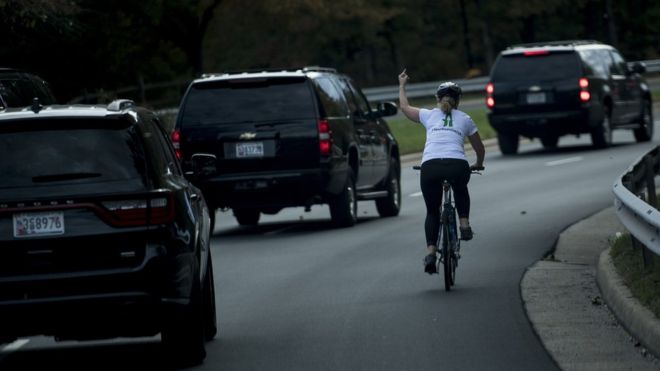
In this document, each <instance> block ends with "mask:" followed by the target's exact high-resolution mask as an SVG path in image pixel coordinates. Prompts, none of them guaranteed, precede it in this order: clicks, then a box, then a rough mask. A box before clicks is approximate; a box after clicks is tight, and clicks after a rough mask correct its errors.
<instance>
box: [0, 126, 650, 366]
mask: <svg viewBox="0 0 660 371" xmlns="http://www.w3.org/2000/svg"><path fill="white" fill-rule="evenodd" d="M658 129H660V128H657V129H656V132H657V131H658ZM614 140H615V145H614V146H613V147H612V148H609V149H606V150H593V149H592V148H591V146H590V140H589V137H588V136H583V137H581V138H579V139H574V138H571V137H566V138H562V139H561V140H560V143H559V146H560V147H559V149H558V150H556V151H552V152H548V151H544V150H542V149H541V146H540V144H539V143H538V142H531V143H523V144H521V150H520V152H521V153H520V155H518V156H515V157H503V156H501V155H500V154H499V151H498V150H497V148H496V147H492V148H489V150H488V153H487V158H486V163H485V165H486V171H485V172H484V174H483V175H481V176H479V175H473V178H472V180H471V182H470V191H471V195H472V217H471V221H472V225H473V228H474V230H475V239H474V240H473V241H470V242H468V243H464V244H463V246H462V256H463V258H462V259H461V261H460V263H459V264H460V265H459V268H458V272H457V285H456V286H455V289H454V290H453V291H452V292H445V291H444V287H443V281H442V278H441V277H440V276H439V275H435V276H428V275H427V274H425V273H423V269H422V258H423V256H424V254H425V252H424V236H423V223H424V215H425V211H424V206H423V200H422V197H421V193H420V191H419V174H418V172H416V171H414V170H412V165H413V164H412V163H411V164H406V165H405V166H404V167H403V179H402V181H403V184H402V190H403V195H404V197H403V209H402V212H401V215H400V216H398V217H395V218H385V219H381V218H379V217H378V216H377V213H376V211H375V207H374V206H373V202H368V203H366V202H364V203H360V204H359V208H360V220H359V223H358V224H357V225H356V226H355V227H353V228H347V229H334V228H332V226H331V225H330V218H329V212H328V210H327V207H322V206H318V207H314V208H312V211H311V212H310V213H305V212H304V211H303V210H302V209H290V210H286V211H284V212H282V213H280V214H278V215H275V216H265V217H263V218H262V223H261V224H260V226H258V227H255V228H241V227H238V225H237V224H236V223H235V221H234V220H233V218H232V217H231V214H229V213H220V214H218V225H217V227H216V230H215V236H214V238H213V247H212V252H213V259H214V263H213V264H214V268H215V271H216V273H215V279H216V291H217V304H218V318H219V334H218V337H217V338H216V339H215V340H214V341H212V342H210V343H208V344H207V351H208V357H207V359H206V361H205V363H204V364H203V365H201V366H198V367H196V368H194V369H196V370H263V369H267V370H432V369H433V370H435V369H442V370H468V369H469V370H480V369H483V370H529V369H534V370H554V369H557V366H556V365H555V363H554V361H553V360H552V359H551V357H550V356H549V355H548V353H547V352H546V351H545V349H544V348H543V347H542V345H541V343H540V341H539V340H538V338H537V337H536V335H535V334H534V332H533V330H532V328H531V326H530V324H529V322H528V319H527V317H526V315H525V312H524V309H523V307H522V303H521V298H520V288H519V285H520V280H521V278H522V275H523V273H524V271H525V269H526V268H527V267H529V266H530V265H532V264H533V263H535V262H536V261H537V260H539V259H541V258H542V257H543V256H544V255H545V254H546V253H547V252H548V251H550V250H551V249H552V247H553V245H554V243H555V240H556V238H557V236H558V234H559V232H561V231H562V230H563V229H565V228H566V227H568V226H569V225H571V224H573V223H575V222H576V221H578V220H580V219H582V218H585V217H587V216H589V215H591V214H593V213H595V212H597V211H600V210H601V209H603V208H605V207H607V206H610V205H611V204H612V202H613V196H612V193H611V187H612V184H613V182H614V179H615V178H616V177H617V176H619V175H620V174H622V173H623V172H624V170H625V169H626V168H627V167H628V166H629V165H630V164H631V163H632V162H633V161H634V160H635V159H636V158H637V157H639V156H640V155H641V154H642V153H643V152H645V151H646V150H648V149H649V148H651V147H653V146H654V145H656V144H657V143H644V144H636V143H635V141H634V139H633V136H632V133H631V132H628V131H621V132H619V131H615V133H614ZM159 352H160V345H159V342H158V337H156V338H149V339H137V340H132V341H127V340H124V339H119V340H115V341H111V342H92V343H77V342H64V343H54V342H53V341H52V340H51V339H48V338H41V337H40V338H30V339H25V340H23V342H22V343H18V344H16V343H15V344H13V347H11V348H5V349H3V350H2V351H0V369H2V370H6V369H7V370H8V369H22V370H26V369H42V368H45V367H55V368H62V369H128V368H143V369H150V370H151V369H160V368H166V366H167V365H164V364H163V363H162V361H161V359H162V358H161V357H160V353H159Z"/></svg>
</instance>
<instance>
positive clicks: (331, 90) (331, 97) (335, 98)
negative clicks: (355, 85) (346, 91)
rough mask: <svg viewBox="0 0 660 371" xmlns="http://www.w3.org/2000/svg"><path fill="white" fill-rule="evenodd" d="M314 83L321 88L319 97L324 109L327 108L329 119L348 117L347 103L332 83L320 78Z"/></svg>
mask: <svg viewBox="0 0 660 371" xmlns="http://www.w3.org/2000/svg"><path fill="white" fill-rule="evenodd" d="M314 82H315V83H316V85H317V86H318V87H319V89H318V92H319V97H320V99H321V104H322V105H323V108H325V115H326V116H327V117H338V116H348V107H347V106H346V101H345V100H344V97H343V95H342V94H341V93H340V92H339V90H337V88H336V87H335V85H334V84H333V83H332V81H330V79H324V78H320V79H316V80H315V81H314Z"/></svg>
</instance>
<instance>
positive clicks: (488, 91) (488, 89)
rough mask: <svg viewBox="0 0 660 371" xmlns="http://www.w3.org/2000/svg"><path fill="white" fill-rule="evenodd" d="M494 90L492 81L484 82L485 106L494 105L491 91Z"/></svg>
mask: <svg viewBox="0 0 660 371" xmlns="http://www.w3.org/2000/svg"><path fill="white" fill-rule="evenodd" d="M494 92H495V85H493V83H492V82H489V83H488V84H486V94H487V95H488V96H487V97H486V106H487V107H488V108H490V109H492V108H493V107H495V98H493V93H494Z"/></svg>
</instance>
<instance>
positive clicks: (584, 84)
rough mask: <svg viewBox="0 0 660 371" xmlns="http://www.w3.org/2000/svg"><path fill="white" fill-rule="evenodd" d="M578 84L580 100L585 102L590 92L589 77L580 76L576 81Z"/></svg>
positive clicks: (589, 96)
mask: <svg viewBox="0 0 660 371" xmlns="http://www.w3.org/2000/svg"><path fill="white" fill-rule="evenodd" d="M578 85H579V86H580V101H581V102H582V103H586V102H588V101H589V99H591V93H589V79H587V78H585V77H582V78H580V80H579V81H578Z"/></svg>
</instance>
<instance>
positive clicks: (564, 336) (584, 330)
mask: <svg viewBox="0 0 660 371" xmlns="http://www.w3.org/2000/svg"><path fill="white" fill-rule="evenodd" d="M617 231H620V232H623V231H624V228H623V226H622V225H621V224H620V222H619V221H618V219H617V217H616V214H615V212H614V208H613V207H610V208H607V209H605V210H603V211H601V212H599V213H597V214H595V215H593V216H591V217H589V218H587V219H584V220H582V221H580V222H578V223H576V224H574V225H573V226H571V227H569V228H568V229H566V230H565V231H564V232H562V233H561V235H560V237H559V239H558V241H557V245H556V249H555V251H554V253H553V254H552V255H550V257H549V258H547V259H545V260H542V261H539V262H537V263H536V264H534V265H533V266H531V267H530V268H528V270H527V271H526V273H525V274H524V276H523V279H522V281H521V296H522V300H523V305H524V307H525V310H526V312H527V316H528V318H529V320H530V322H531V324H532V326H533V328H534V330H535V332H536V333H537V335H538V336H539V338H540V340H541V342H542V343H543V345H544V346H545V348H546V349H547V350H548V352H549V353H550V355H551V356H552V357H553V359H554V360H555V361H556V362H557V364H558V365H559V367H560V368H562V369H563V370H657V369H658V368H660V362H659V361H658V360H656V359H655V358H654V357H653V356H652V355H650V354H649V352H647V351H646V349H644V348H643V347H642V346H640V343H639V342H638V341H637V340H636V339H634V338H633V337H632V336H630V335H629V334H628V333H627V332H626V330H625V329H624V328H623V327H622V326H621V325H620V324H619V321H617V319H616V317H615V316H614V315H613V314H612V312H611V311H610V309H609V307H608V306H607V305H606V304H605V301H604V300H603V299H602V297H601V293H600V290H599V288H598V285H597V272H598V265H599V261H600V255H601V253H602V252H603V251H604V250H605V249H607V248H608V247H609V239H610V238H611V236H613V235H614V234H615V233H616V232H617Z"/></svg>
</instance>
